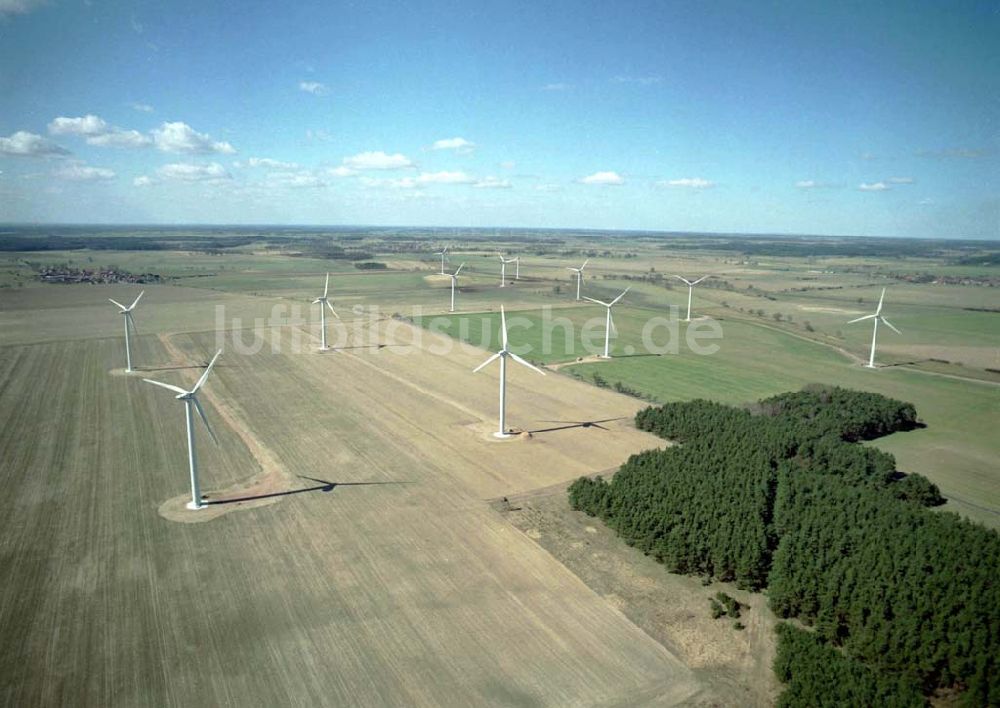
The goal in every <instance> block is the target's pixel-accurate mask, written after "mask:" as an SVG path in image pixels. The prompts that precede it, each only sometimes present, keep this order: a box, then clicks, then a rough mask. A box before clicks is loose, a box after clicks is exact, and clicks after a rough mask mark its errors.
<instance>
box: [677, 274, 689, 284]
mask: <svg viewBox="0 0 1000 708" xmlns="http://www.w3.org/2000/svg"><path fill="white" fill-rule="evenodd" d="M674 277H675V278H677V279H678V280H683V281H684V282H685V283H687V284H688V285H691V281H690V280H688V279H687V278H682V277H681V276H679V275H675V276H674Z"/></svg>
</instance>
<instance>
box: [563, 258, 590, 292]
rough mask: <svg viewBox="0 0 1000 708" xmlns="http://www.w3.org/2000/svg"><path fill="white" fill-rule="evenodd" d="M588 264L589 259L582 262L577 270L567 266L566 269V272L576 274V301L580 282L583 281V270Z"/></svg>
mask: <svg viewBox="0 0 1000 708" xmlns="http://www.w3.org/2000/svg"><path fill="white" fill-rule="evenodd" d="M588 263H590V259H589V258H588V259H587V260H585V261H584V262H583V265H582V266H580V267H579V268H570V267H568V266H567V268H566V270H571V271H573V272H574V273H576V299H577V300H579V299H580V281H581V280H583V269H584V268H586V267H587V264H588Z"/></svg>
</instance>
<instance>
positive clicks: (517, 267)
mask: <svg viewBox="0 0 1000 708" xmlns="http://www.w3.org/2000/svg"><path fill="white" fill-rule="evenodd" d="M520 279H521V256H514V280H520Z"/></svg>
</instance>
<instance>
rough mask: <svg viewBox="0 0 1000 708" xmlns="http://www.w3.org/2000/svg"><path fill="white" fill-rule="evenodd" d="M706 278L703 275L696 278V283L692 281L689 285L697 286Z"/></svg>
mask: <svg viewBox="0 0 1000 708" xmlns="http://www.w3.org/2000/svg"><path fill="white" fill-rule="evenodd" d="M707 277H708V276H707V275H703V276H701V277H700V278H698V279H697V280H696V281H694V282H693V283H691V285H697V284H698V283H700V282H701V281H703V280H704V279H705V278H707Z"/></svg>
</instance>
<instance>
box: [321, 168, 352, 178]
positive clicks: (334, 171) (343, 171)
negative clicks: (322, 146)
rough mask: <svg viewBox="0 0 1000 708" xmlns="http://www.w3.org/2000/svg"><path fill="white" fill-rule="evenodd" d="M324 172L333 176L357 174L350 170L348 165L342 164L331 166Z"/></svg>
mask: <svg viewBox="0 0 1000 708" xmlns="http://www.w3.org/2000/svg"><path fill="white" fill-rule="evenodd" d="M326 173H327V174H328V175H331V176H333V177H353V176H354V175H356V174H357V172H355V171H354V170H352V169H351V168H350V167H344V166H340V167H331V168H330V169H328V170H327V171H326Z"/></svg>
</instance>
